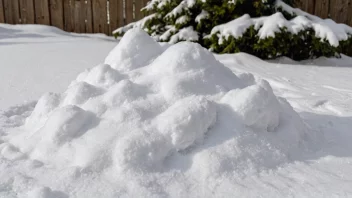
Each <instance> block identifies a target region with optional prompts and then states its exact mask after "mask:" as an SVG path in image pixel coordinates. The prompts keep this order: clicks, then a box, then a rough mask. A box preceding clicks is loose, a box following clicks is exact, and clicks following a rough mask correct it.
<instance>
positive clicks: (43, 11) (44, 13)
mask: <svg viewBox="0 0 352 198" xmlns="http://www.w3.org/2000/svg"><path fill="white" fill-rule="evenodd" d="M34 9H35V21H36V23H37V24H43V25H50V11H49V1H48V0H34Z"/></svg>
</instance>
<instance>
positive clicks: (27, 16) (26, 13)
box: [20, 0, 35, 24]
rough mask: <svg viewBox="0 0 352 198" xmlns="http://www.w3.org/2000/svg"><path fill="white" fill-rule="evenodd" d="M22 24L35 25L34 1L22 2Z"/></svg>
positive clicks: (22, 0) (25, 0) (26, 0)
mask: <svg viewBox="0 0 352 198" xmlns="http://www.w3.org/2000/svg"><path fill="white" fill-rule="evenodd" d="M20 14H21V23H23V24H33V23H35V13H34V2H33V0H20Z"/></svg>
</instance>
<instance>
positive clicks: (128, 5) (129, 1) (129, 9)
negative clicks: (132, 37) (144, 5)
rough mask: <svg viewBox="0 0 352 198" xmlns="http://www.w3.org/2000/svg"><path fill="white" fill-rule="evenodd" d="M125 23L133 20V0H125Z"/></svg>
mask: <svg viewBox="0 0 352 198" xmlns="http://www.w3.org/2000/svg"><path fill="white" fill-rule="evenodd" d="M125 12H126V24H129V23H131V22H133V0H125Z"/></svg>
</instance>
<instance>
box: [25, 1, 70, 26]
mask: <svg viewBox="0 0 352 198" xmlns="http://www.w3.org/2000/svg"><path fill="white" fill-rule="evenodd" d="M25 1H26V0H25ZM50 23H51V25H52V26H55V27H58V28H60V29H64V5H63V1H62V0H50Z"/></svg>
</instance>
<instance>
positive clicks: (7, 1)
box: [3, 0, 14, 24]
mask: <svg viewBox="0 0 352 198" xmlns="http://www.w3.org/2000/svg"><path fill="white" fill-rule="evenodd" d="M11 2H12V0H4V2H3V6H4V16H5V22H6V23H9V24H13V23H14V21H13V18H12V9H11V6H12V5H11Z"/></svg>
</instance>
